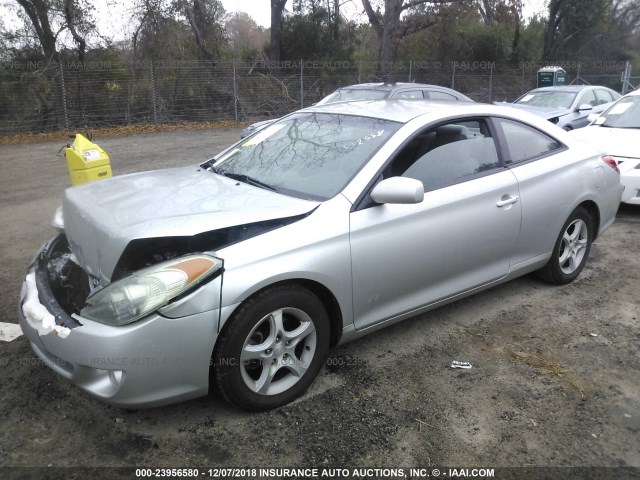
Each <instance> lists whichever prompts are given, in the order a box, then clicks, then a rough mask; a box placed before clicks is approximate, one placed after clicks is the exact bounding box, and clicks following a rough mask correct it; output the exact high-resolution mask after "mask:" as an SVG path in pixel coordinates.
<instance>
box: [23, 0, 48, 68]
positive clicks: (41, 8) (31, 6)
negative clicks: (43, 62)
mask: <svg viewBox="0 0 640 480" xmlns="http://www.w3.org/2000/svg"><path fill="white" fill-rule="evenodd" d="M16 1H17V2H18V3H19V4H20V6H21V7H22V8H23V9H24V11H25V13H26V14H27V17H28V18H29V20H30V21H31V25H32V26H33V29H34V30H35V32H36V35H37V36H38V40H39V42H40V46H41V47H42V52H43V53H44V56H45V58H48V59H53V58H57V50H56V38H57V36H58V35H57V33H55V32H54V29H53V27H52V26H51V18H50V17H51V16H52V15H53V14H54V11H53V8H52V7H53V5H52V2H50V1H48V0H16Z"/></svg>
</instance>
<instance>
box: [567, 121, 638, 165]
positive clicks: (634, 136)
mask: <svg viewBox="0 0 640 480" xmlns="http://www.w3.org/2000/svg"><path fill="white" fill-rule="evenodd" d="M570 133H571V135H573V136H574V137H576V138H579V139H580V140H583V141H585V142H587V143H589V144H591V145H593V146H595V147H596V148H599V149H600V150H602V151H604V152H606V153H607V154H608V155H613V156H614V157H627V158H639V157H640V141H639V140H640V130H639V129H637V128H610V127H602V126H598V125H590V126H588V127H585V128H580V129H577V130H574V131H572V132H570Z"/></svg>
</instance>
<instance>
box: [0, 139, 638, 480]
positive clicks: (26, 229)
mask: <svg viewBox="0 0 640 480" xmlns="http://www.w3.org/2000/svg"><path fill="white" fill-rule="evenodd" d="M236 138H238V130H213V131H185V132H170V133H161V134H143V135H134V136H130V137H122V138H102V139H95V141H96V142H97V143H98V144H100V145H101V146H102V147H103V148H104V149H105V150H106V151H107V152H108V153H109V154H110V155H111V158H112V166H113V170H114V172H115V173H117V174H122V173H126V172H133V171H140V170H149V169H155V168H163V167H168V166H174V165H187V164H192V163H197V162H198V161H200V160H205V159H206V158H208V157H209V156H212V154H215V153H217V152H218V151H220V150H221V149H222V147H223V146H225V145H227V144H229V143H230V142H231V141H233V140H235V139H236ZM60 146H61V145H60V143H59V142H51V143H38V144H30V145H19V146H0V167H1V173H0V199H1V201H0V225H1V230H0V231H1V234H0V249H1V253H2V255H1V258H2V263H3V265H2V268H1V269H0V282H1V284H2V286H3V288H2V289H1V290H0V321H2V322H16V321H17V314H16V312H17V304H18V297H19V289H20V284H21V282H22V279H23V276H24V274H25V271H26V267H27V265H28V264H29V262H30V260H31V258H32V256H33V255H34V254H35V252H36V251H37V249H38V248H39V246H40V245H41V244H42V243H43V242H44V241H46V240H47V239H48V238H49V237H50V236H52V234H53V230H52V228H51V227H50V220H51V216H52V214H53V211H54V209H55V208H56V207H57V205H58V204H59V203H60V201H61V192H62V190H63V189H64V188H65V187H66V186H68V182H69V181H68V177H67V172H66V167H65V163H64V158H61V157H56V156H55V154H56V152H57V151H58V149H59V148H60ZM638 238H640V208H631V207H622V208H621V210H620V212H619V213H618V218H617V221H616V223H615V224H614V225H613V227H611V228H610V230H609V231H607V232H606V233H605V234H604V235H603V236H602V237H601V238H600V239H599V240H598V241H597V242H596V243H595V245H594V247H593V249H592V251H591V257H590V259H589V262H588V263H587V266H586V268H585V270H584V271H583V273H582V274H581V276H580V277H579V279H578V280H577V281H576V282H574V283H573V284H571V285H567V286H563V287H552V286H549V285H546V284H544V283H541V282H539V281H538V280H536V279H535V278H532V277H525V278H522V279H519V280H516V281H513V282H510V283H508V284H505V285H502V286H500V287H497V288H494V289H492V290H489V291H485V292H483V293H481V294H478V295H475V296H473V297H471V298H468V299H465V300H463V301H460V302H458V303H455V304H452V305H449V306H446V307H443V308H440V309H438V310H436V311H434V312H431V313H428V314H425V315H421V316H419V317H416V318H414V319H411V320H409V321H406V322H404V323H401V324H398V325H395V326H393V327H390V328H387V329H385V330H382V331H379V332H377V333H374V334H372V335H370V336H368V337H365V338H364V339H361V340H359V341H356V342H353V343H351V344H347V345H345V346H342V347H339V348H337V349H336V350H334V351H333V352H332V354H331V355H332V356H331V358H330V359H329V361H328V363H327V367H326V368H325V370H324V371H323V372H321V374H320V375H319V377H318V378H317V380H316V381H315V383H314V384H313V386H312V387H311V389H310V390H309V391H308V392H307V393H306V394H305V395H304V397H303V398H301V399H299V400H298V401H296V402H295V403H293V404H291V405H288V406H286V407H283V408H280V409H277V410H274V411H270V412H266V413H259V414H255V413H245V412H241V411H237V410H235V409H233V408H231V407H229V406H227V405H226V404H225V403H223V402H222V401H220V400H219V399H216V398H209V397H208V398H202V399H198V400H194V401H190V402H186V403H182V404H178V405H173V406H168V407H163V408H155V409H149V410H122V409H117V408H113V407H109V406H106V405H104V404H102V403H100V402H98V401H97V400H95V399H94V398H92V397H90V396H88V395H87V394H85V393H83V392H82V391H81V390H80V389H79V388H77V387H74V386H73V385H71V384H70V383H69V382H68V381H66V380H65V379H63V378H61V377H59V376H58V375H56V374H55V373H54V372H53V371H51V370H50V369H48V368H47V367H45V366H44V365H43V364H42V363H41V362H40V361H38V360H37V357H36V356H35V355H34V354H33V353H32V351H31V349H30V347H29V345H28V343H27V341H26V339H25V338H24V337H20V338H18V339H16V340H14V341H13V342H10V343H6V342H0V419H1V420H0V425H1V426H0V467H5V468H6V467H24V466H42V467H47V466H53V467H55V466H85V467H105V466H112V467H116V466H118V467H119V466H126V467H140V466H152V467H194V466H208V467H216V466H224V467H251V468H267V467H277V468H283V467H314V466H318V467H331V468H333V467H340V468H354V467H393V468H395V467H414V468H416V467H424V468H427V467H428V468H432V467H434V466H448V467H453V468H461V467H474V466H475V467H483V468H485V467H530V468H534V467H636V468H638V467H640V381H639V380H640V375H639V373H638V372H639V371H640V329H639V328H638V327H639V323H640V307H639V302H638V300H639V297H640V241H639V240H638ZM452 360H460V361H468V362H470V363H471V364H472V365H473V368H471V369H470V370H454V369H451V368H450V367H449V366H450V364H451V362H452ZM625 471H626V472H627V473H629V474H631V475H635V474H638V475H640V470H636V469H633V470H625ZM11 472H12V475H13V474H15V472H16V471H15V470H11ZM605 473H606V471H605ZM605 473H603V475H605ZM0 475H2V473H1V471H0ZM5 478H6V477H5ZM131 478H134V477H133V475H132V476H131ZM554 478H562V475H557V476H556V477H554ZM598 478H609V477H606V475H605V476H601V477H598ZM611 478H615V477H611ZM629 478H631V477H629ZM636 478H637V477H636Z"/></svg>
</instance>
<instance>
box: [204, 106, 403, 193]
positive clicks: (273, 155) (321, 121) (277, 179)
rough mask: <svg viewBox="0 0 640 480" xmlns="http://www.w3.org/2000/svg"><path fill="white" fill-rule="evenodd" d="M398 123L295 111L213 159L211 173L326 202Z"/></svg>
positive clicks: (390, 133) (344, 184) (397, 126)
mask: <svg viewBox="0 0 640 480" xmlns="http://www.w3.org/2000/svg"><path fill="white" fill-rule="evenodd" d="M399 127H400V124H399V123H396V122H391V121H387V120H380V119H376V118H367V117H359V116H350V115H337V114H328V113H297V114H293V115H290V116H288V117H286V118H284V119H282V120H280V121H278V122H276V123H274V124H272V125H270V126H268V127H266V128H265V129H263V130H261V131H259V132H258V133H256V134H255V135H253V136H251V137H249V138H248V139H246V140H245V141H244V142H240V143H238V144H237V145H236V146H235V148H233V149H231V150H229V151H227V152H226V153H224V155H223V156H222V157H219V158H217V159H216V162H215V165H214V171H215V172H216V173H219V174H221V175H225V176H228V177H231V178H236V179H239V180H240V181H243V179H246V180H247V183H252V184H254V185H259V186H263V187H265V188H267V187H268V188H271V189H274V190H275V191H277V192H280V193H284V194H288V195H292V196H296V197H299V198H308V199H313V200H326V199H328V198H331V197H333V196H334V195H336V194H337V193H338V192H340V191H341V190H342V189H343V188H344V187H345V186H346V184H347V183H348V182H349V180H351V178H353V176H354V175H355V174H356V173H357V172H358V170H360V168H361V167H362V166H363V165H364V164H366V163H367V161H368V160H369V159H370V158H371V157H372V155H373V154H374V153H375V152H376V151H377V150H378V149H379V148H380V147H381V146H382V145H383V144H384V143H385V142H386V141H387V139H388V138H389V137H390V136H391V135H392V134H393V133H394V132H395V131H396V130H397V129H398V128H399Z"/></svg>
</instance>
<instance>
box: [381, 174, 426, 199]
mask: <svg viewBox="0 0 640 480" xmlns="http://www.w3.org/2000/svg"><path fill="white" fill-rule="evenodd" d="M371 199H372V200H373V201H374V202H376V203H420V202H421V201H422V200H423V199H424V185H423V184H422V182H421V181H420V180H416V179H415V178H406V177H391V178H387V179H386V180H383V181H381V182H380V183H379V184H377V185H376V186H375V187H373V190H372V191H371Z"/></svg>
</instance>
